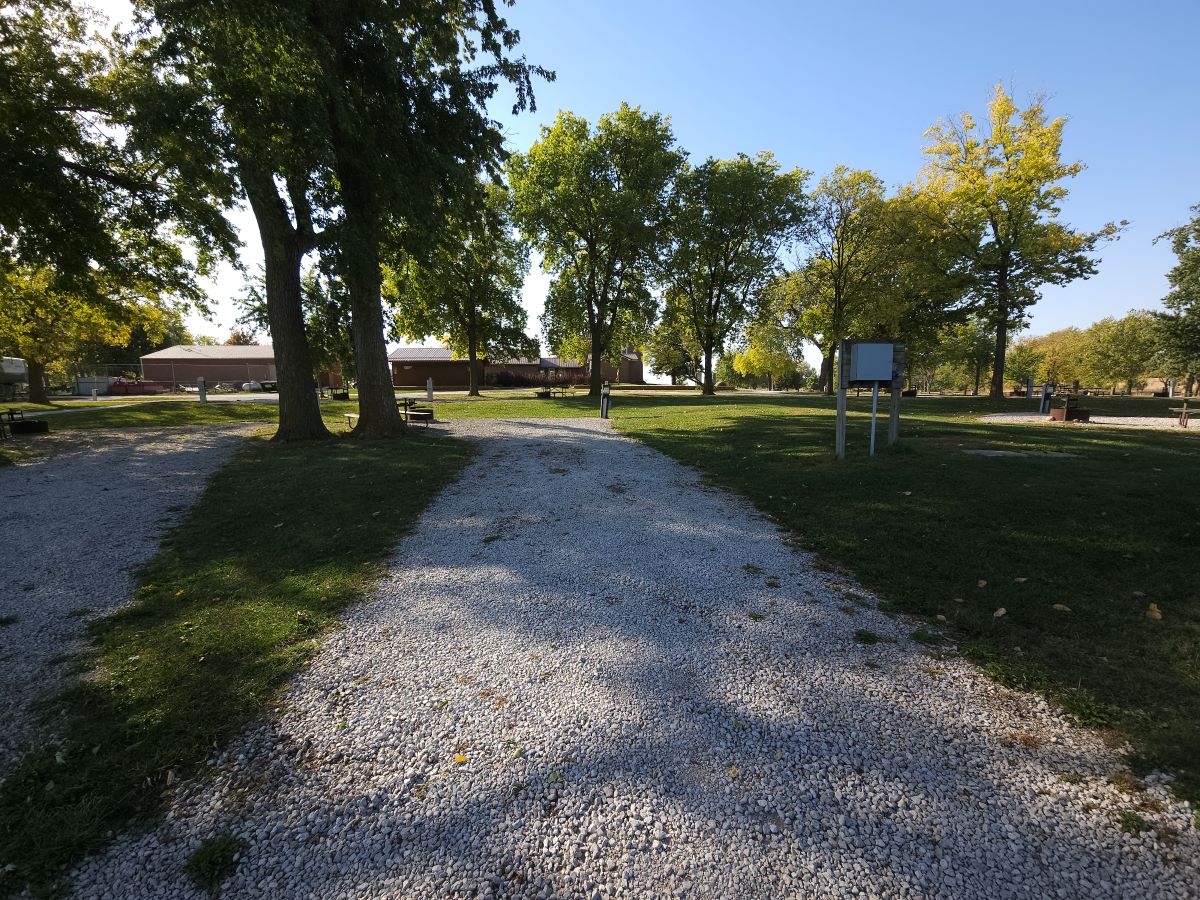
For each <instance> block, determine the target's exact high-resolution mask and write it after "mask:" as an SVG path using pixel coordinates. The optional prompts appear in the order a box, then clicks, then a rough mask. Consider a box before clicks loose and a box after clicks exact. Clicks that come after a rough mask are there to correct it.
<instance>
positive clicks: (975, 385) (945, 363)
mask: <svg viewBox="0 0 1200 900" xmlns="http://www.w3.org/2000/svg"><path fill="white" fill-rule="evenodd" d="M940 344H941V359H942V366H941V368H940V369H939V372H938V379H939V380H940V381H952V382H954V383H955V384H957V385H958V386H961V387H962V389H963V390H964V391H966V390H970V391H971V393H972V394H973V395H976V396H977V395H978V394H979V388H980V385H981V384H982V383H983V379H984V377H985V376H986V375H987V374H988V372H989V371H990V370H991V368H992V364H993V362H994V360H995V341H994V338H993V336H992V333H991V331H990V330H989V328H988V324H987V322H985V321H983V320H981V319H980V318H978V317H975V316H972V317H971V318H969V319H967V321H965V322H961V323H957V324H954V325H949V326H947V327H946V328H945V329H943V331H942V335H941V341H940Z"/></svg>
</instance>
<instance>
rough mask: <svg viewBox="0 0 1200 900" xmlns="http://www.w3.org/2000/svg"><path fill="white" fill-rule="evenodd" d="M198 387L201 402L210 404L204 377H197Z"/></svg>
mask: <svg viewBox="0 0 1200 900" xmlns="http://www.w3.org/2000/svg"><path fill="white" fill-rule="evenodd" d="M196 387H197V388H199V390H200V402H201V403H207V402H208V388H207V387H205V384H204V376H203V375H197V376H196Z"/></svg>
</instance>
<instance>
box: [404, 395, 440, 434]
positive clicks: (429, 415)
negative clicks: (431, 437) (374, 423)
mask: <svg viewBox="0 0 1200 900" xmlns="http://www.w3.org/2000/svg"><path fill="white" fill-rule="evenodd" d="M420 402H421V401H419V400H412V399H409V398H407V397H404V398H402V399H401V400H400V401H399V402H398V403H397V404H396V405H397V406H402V407H403V411H404V424H405V425H407V424H408V423H410V422H424V423H425V427H426V428H428V427H429V423H430V422H432V421H433V410H432V409H429V408H428V407H424V406H421V405H420Z"/></svg>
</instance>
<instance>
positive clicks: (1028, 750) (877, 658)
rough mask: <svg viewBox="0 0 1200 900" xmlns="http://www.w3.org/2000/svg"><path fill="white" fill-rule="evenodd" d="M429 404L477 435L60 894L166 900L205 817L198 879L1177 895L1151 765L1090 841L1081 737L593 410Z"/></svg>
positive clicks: (1174, 834) (431, 888)
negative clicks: (414, 510) (273, 681)
mask: <svg viewBox="0 0 1200 900" xmlns="http://www.w3.org/2000/svg"><path fill="white" fill-rule="evenodd" d="M442 427H443V428H445V429H446V430H448V431H450V432H451V433H453V434H455V435H457V436H463V437H468V438H474V439H477V440H478V441H479V451H478V454H477V457H476V459H475V460H474V462H473V463H472V464H471V465H470V466H469V467H468V468H467V469H466V470H465V472H464V473H463V476H462V478H461V479H460V480H459V481H458V482H457V483H456V484H454V485H453V486H451V487H450V488H448V489H447V490H446V491H445V492H443V494H442V495H441V496H440V497H439V498H437V499H436V500H435V501H434V503H433V504H432V505H431V506H430V508H429V509H428V510H427V511H426V512H425V514H424V515H423V516H422V518H421V519H420V520H419V522H418V523H417V526H416V527H415V529H414V531H413V532H412V534H411V535H409V536H408V537H406V538H405V539H404V540H403V541H402V542H401V544H400V546H399V547H398V548H397V551H396V555H395V557H394V560H393V565H392V571H391V574H390V576H389V577H388V578H387V579H386V580H385V581H384V582H383V583H382V584H381V585H380V586H379V588H378V590H377V591H376V592H375V594H374V596H373V597H371V598H370V599H369V601H368V602H366V603H364V604H362V605H361V606H359V607H357V608H356V609H354V610H353V611H351V613H350V614H349V615H348V617H347V620H346V627H345V628H344V629H343V630H341V631H339V632H338V633H337V634H335V635H333V636H332V637H331V638H330V639H329V640H328V641H327V643H326V644H325V645H324V646H323V648H322V649H321V651H320V652H319V653H318V655H317V657H316V659H315V660H314V662H313V664H312V666H311V668H310V669H308V670H307V671H306V672H305V673H304V674H303V675H301V676H300V677H299V678H298V679H297V681H296V683H295V684H294V685H293V687H292V689H291V690H290V692H289V694H288V695H287V697H286V700H285V706H284V709H283V710H282V711H281V713H280V715H279V717H278V719H277V720H276V721H274V722H271V723H265V724H263V725H261V726H258V727H256V728H255V729H253V730H252V731H250V732H249V733H247V734H246V735H245V736H244V737H243V738H242V739H241V740H239V741H238V742H236V743H235V745H234V746H232V747H230V748H229V749H228V750H227V751H225V752H224V753H222V754H221V755H220V756H218V757H216V758H215V759H213V760H212V765H213V768H214V772H215V776H214V778H213V779H211V780H208V781H204V782H201V783H196V784H192V785H188V786H185V787H184V788H182V789H181V790H180V792H179V793H178V794H177V796H176V797H175V799H174V801H173V804H172V807H171V810H170V813H169V814H168V816H167V818H166V820H165V821H164V822H163V823H162V824H161V825H160V826H159V827H158V828H157V829H156V830H155V831H153V832H151V833H149V834H145V835H138V836H131V837H128V838H126V839H124V840H123V841H121V842H120V843H118V844H117V845H115V846H114V847H113V848H112V849H111V851H110V852H109V853H107V854H106V855H105V856H103V857H100V858H97V859H94V860H91V861H89V862H88V863H86V864H85V865H83V866H82V867H80V869H79V870H77V872H76V874H75V887H76V890H77V892H78V894H79V895H80V896H88V897H113V898H115V897H147V898H149V897H189V898H190V897H196V898H198V897H200V896H202V895H201V894H200V893H199V892H197V891H195V890H194V889H193V888H192V887H191V886H190V885H189V884H188V882H187V880H186V878H185V876H184V875H183V865H184V862H185V861H186V859H187V856H188V854H189V853H190V852H192V851H193V850H194V849H195V848H196V847H197V846H198V845H199V843H200V842H201V841H202V840H203V839H204V838H206V837H209V836H212V835H215V834H220V833H232V834H234V835H237V836H238V837H240V838H242V839H243V840H244V841H245V842H246V851H245V854H244V856H243V858H242V859H241V861H240V865H239V868H238V870H237V872H236V873H235V874H234V875H233V876H232V878H231V879H230V880H229V882H228V883H227V884H226V888H225V892H224V894H223V896H229V897H256V896H262V897H276V896H287V897H322V898H325V897H348V898H349V897H354V898H363V897H459V896H464V897H465V896H506V897H543V898H548V897H588V898H593V897H666V896H686V897H691V896H695V897H775V896H801V897H810V896H813V897H815V896H820V897H851V896H859V897H862V896H866V897H893V896H899V897H904V896H910V897H1000V898H1002V897H1026V896H1031V895H1045V896H1048V897H1132V896H1138V897H1188V896H1196V887H1197V884H1200V880H1198V879H1200V870H1198V868H1197V858H1198V856H1200V853H1198V852H1197V851H1198V850H1200V841H1198V840H1197V832H1196V831H1195V830H1194V829H1193V828H1192V827H1191V823H1190V821H1189V811H1188V809H1187V808H1186V806H1185V805H1184V804H1180V803H1178V802H1175V801H1173V800H1172V799H1171V796H1170V795H1169V793H1168V792H1167V790H1166V788H1165V787H1164V786H1163V785H1162V784H1161V783H1159V782H1157V781H1155V782H1152V783H1151V785H1150V789H1149V791H1148V794H1147V798H1146V799H1149V800H1150V801H1152V802H1153V804H1154V805H1156V806H1157V811H1155V812H1153V813H1151V812H1147V813H1146V816H1147V818H1149V819H1152V820H1153V821H1154V822H1155V823H1156V824H1157V825H1159V826H1160V827H1161V828H1162V833H1161V834H1157V833H1155V832H1148V833H1145V834H1141V835H1129V834H1126V833H1124V832H1123V831H1121V830H1120V828H1119V827H1118V824H1117V814H1118V813H1119V812H1120V811H1121V810H1123V809H1127V808H1130V807H1131V806H1132V805H1133V804H1134V803H1135V802H1136V801H1135V800H1133V799H1131V798H1130V797H1127V796H1125V795H1123V794H1122V793H1121V792H1120V791H1119V790H1118V789H1117V788H1116V787H1114V786H1113V785H1111V784H1110V783H1109V782H1108V781H1107V778H1108V776H1109V775H1110V774H1111V773H1112V772H1114V771H1115V770H1116V768H1117V767H1118V765H1119V759H1118V757H1117V756H1116V755H1115V754H1114V753H1113V751H1110V750H1108V749H1106V748H1105V747H1104V746H1103V745H1102V744H1101V742H1100V741H1099V740H1098V739H1097V738H1096V736H1095V735H1092V734H1090V733H1088V732H1084V731H1080V730H1077V729H1074V728H1073V727H1071V726H1070V725H1069V724H1068V723H1067V722H1066V720H1065V719H1064V718H1063V717H1062V716H1061V715H1060V714H1058V713H1057V712H1056V711H1055V710H1054V709H1052V708H1051V707H1049V706H1048V705H1047V704H1045V703H1044V702H1042V701H1040V700H1038V699H1037V698H1035V697H1031V696H1028V695H1019V694H1013V693H1010V692H1008V691H1006V690H1004V689H1003V688H1000V687H999V686H997V685H995V684H993V683H991V682H989V681H987V680H985V679H984V678H982V677H981V676H980V675H979V674H978V673H977V672H976V671H974V670H973V669H972V668H971V667H969V666H968V665H966V664H965V663H964V662H962V661H960V660H956V659H944V660H934V659H932V658H931V657H930V656H929V654H928V651H927V649H926V648H924V647H922V646H921V645H919V644H915V643H913V642H911V641H909V640H908V639H907V638H906V635H907V634H908V633H909V632H910V631H911V630H912V627H913V626H912V624H911V623H908V624H906V623H904V622H903V621H898V620H892V619H889V618H887V617H885V616H883V615H881V614H880V613H878V612H877V611H876V610H874V609H873V608H872V606H871V604H869V603H868V604H866V605H864V606H862V607H849V606H847V599H846V596H845V595H844V594H843V593H842V592H841V591H840V590H839V589H838V586H837V585H834V584H831V583H830V581H829V578H828V576H826V575H824V574H823V573H821V572H819V571H817V570H816V569H815V568H814V567H813V566H812V564H811V559H810V558H809V557H808V556H807V555H805V554H801V553H797V552H795V551H794V550H793V549H792V548H791V547H790V546H789V545H788V543H787V542H785V540H784V539H783V537H782V536H781V535H780V533H779V532H778V531H777V529H776V528H775V527H774V526H773V525H772V524H771V523H770V522H769V521H767V520H766V519H764V518H763V517H762V516H760V515H758V514H757V513H755V512H754V511H753V510H752V509H751V508H750V507H749V506H748V505H747V504H746V503H745V502H743V501H742V500H740V499H739V498H736V497H733V496H731V495H728V494H726V493H724V492H722V491H719V490H715V489H713V488H711V487H709V486H706V485H705V484H704V483H703V482H702V481H701V480H700V478H699V476H698V475H697V474H696V473H695V472H693V471H691V470H688V469H686V468H684V467H681V466H679V465H678V464H676V463H674V462H673V461H671V460H669V459H667V458H666V457H664V456H662V455H660V454H658V453H657V452H655V451H653V450H650V449H648V448H646V447H644V446H641V445H639V444H636V443H634V442H632V441H630V440H627V439H625V438H623V437H621V436H619V435H618V434H616V433H614V432H612V431H611V430H610V429H609V428H608V423H605V422H600V421H598V420H546V421H536V422H504V421H475V422H462V423H455V424H454V425H452V426H449V427H447V426H442ZM856 593H857V594H858V595H860V596H863V592H861V591H857V592H856ZM843 607H845V608H850V609H852V610H853V614H848V613H846V612H844V611H843ZM859 628H869V629H871V630H873V631H875V632H877V633H878V634H880V635H882V636H884V637H886V638H889V639H890V640H889V641H887V642H885V643H880V644H876V645H873V646H864V645H862V644H859V643H857V642H856V641H855V640H854V632H855V630H856V629H859Z"/></svg>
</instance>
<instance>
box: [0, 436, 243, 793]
mask: <svg viewBox="0 0 1200 900" xmlns="http://www.w3.org/2000/svg"><path fill="white" fill-rule="evenodd" d="M252 430H254V428H253V427H251V428H249V429H248V428H247V427H246V426H244V425H239V426H237V427H236V428H232V429H211V428H207V429H204V430H188V429H179V428H175V429H154V430H128V431H111V432H110V431H78V432H65V433H62V434H54V435H51V436H50V437H47V438H39V439H38V440H37V442H36V443H34V444H33V446H35V447H38V448H42V449H48V450H50V451H51V453H52V455H50V456H49V457H44V458H40V459H35V460H31V461H28V462H25V463H22V464H19V465H16V466H7V467H5V468H3V469H0V579H2V580H0V584H2V585H3V587H2V588H0V616H5V617H16V621H15V622H13V623H12V624H10V625H5V626H3V627H0V722H3V723H4V728H2V729H0V775H3V774H4V773H5V772H6V771H8V769H9V768H11V766H12V765H13V763H14V762H15V761H16V759H17V758H18V757H19V755H20V754H21V752H22V751H23V750H25V749H27V748H28V746H29V743H30V741H31V740H32V739H33V735H32V727H33V725H32V721H31V716H30V705H31V703H32V702H33V701H35V700H36V699H38V698H39V697H42V696H46V695H47V694H48V693H49V692H50V691H52V690H53V689H54V688H55V687H56V686H57V684H58V668H57V667H56V665H55V662H56V661H57V660H59V659H61V658H62V656H63V654H67V653H70V652H71V651H72V650H74V649H76V646H77V644H78V642H79V640H80V639H81V638H82V637H83V635H84V633H85V631H86V623H87V620H88V619H90V618H93V617H95V616H97V615H102V614H104V613H107V612H111V611H112V610H113V609H115V608H116V607H118V606H120V605H121V604H122V603H124V602H125V601H126V600H128V599H129V592H130V589H131V587H132V582H131V579H130V571H131V570H132V569H134V568H136V567H137V566H138V565H140V564H141V563H143V562H145V561H146V560H147V559H149V558H150V556H152V555H153V554H154V551H155V550H156V549H157V548H158V541H159V538H160V537H161V536H162V533H163V531H164V530H165V528H166V526H167V525H169V524H172V523H173V522H174V521H175V520H176V519H177V516H174V515H170V516H168V513H175V512H177V511H178V510H180V509H183V508H185V507H186V506H188V505H190V504H191V503H192V502H193V501H194V500H195V499H196V497H197V496H199V493H200V491H201V490H202V489H203V487H204V482H205V480H206V478H207V477H208V475H209V473H211V472H212V471H213V470H214V469H216V467H217V466H218V465H220V464H221V463H222V462H223V461H224V460H225V459H226V458H227V457H228V455H229V453H230V452H231V451H232V450H233V448H234V447H235V446H236V445H237V443H238V442H239V441H240V440H241V438H242V437H243V436H244V435H246V434H247V433H249V431H252Z"/></svg>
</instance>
